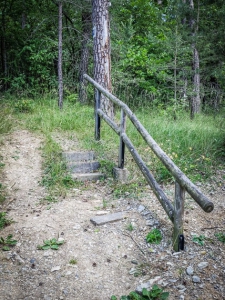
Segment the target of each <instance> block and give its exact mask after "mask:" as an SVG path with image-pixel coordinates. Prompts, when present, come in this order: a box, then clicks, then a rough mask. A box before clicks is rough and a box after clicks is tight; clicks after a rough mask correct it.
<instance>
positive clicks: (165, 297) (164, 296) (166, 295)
mask: <svg viewBox="0 0 225 300" xmlns="http://www.w3.org/2000/svg"><path fill="white" fill-rule="evenodd" d="M168 297H169V292H163V293H162V294H161V295H160V299H161V300H166V299H167V298H168Z"/></svg>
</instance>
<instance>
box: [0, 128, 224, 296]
mask: <svg viewBox="0 0 225 300" xmlns="http://www.w3.org/2000/svg"><path fill="white" fill-rule="evenodd" d="M53 138H54V139H55V140H56V142H58V143H59V144H60V145H61V147H62V148H63V150H65V151H66V150H76V149H77V148H78V146H79V143H78V141H74V142H73V141H71V140H69V139H67V138H66V137H62V136H59V135H57V134H55V135H53ZM42 144H43V140H42V137H40V136H38V135H35V134H33V133H30V132H28V131H26V130H18V131H14V132H13V133H10V134H8V135H6V136H5V137H4V139H3V141H2V145H1V148H0V155H1V156H2V157H3V162H4V164H5V167H4V171H3V182H4V185H5V186H6V188H7V199H6V200H5V202H4V203H3V204H2V205H1V211H7V212H8V214H7V215H8V218H11V219H13V221H14V222H13V223H12V224H10V225H9V226H7V227H5V228H4V229H3V230H1V232H0V236H2V237H4V238H5V237H6V236H7V235H9V234H13V238H15V239H16V240H17V241H18V242H17V244H16V245H15V246H14V247H12V248H11V249H10V251H2V250H1V249H0V290H1V293H0V299H1V300H19V299H26V300H31V299H35V300H38V299H45V300H56V299H58V300H59V299H68V300H78V299H79V300H86V299H90V300H106V299H110V297H111V296H112V295H116V296H117V297H118V298H119V297H120V296H122V295H128V293H129V292H130V291H132V290H135V289H136V288H137V287H138V286H140V285H141V284H143V283H145V284H146V285H147V286H152V285H153V284H154V283H155V284H157V285H158V286H160V287H163V288H164V290H165V291H168V292H169V293H170V296H169V299H190V300H192V299H202V300H204V299H207V300H210V299H218V300H221V299H225V284H224V282H225V244H224V243H222V242H220V241H218V240H217V238H216V237H215V233H220V232H224V228H225V183H224V176H225V170H220V171H218V172H217V174H215V176H213V177H212V178H210V180H209V181H208V182H206V183H204V184H203V183H201V184H200V183H199V186H200V188H201V190H202V191H204V193H205V194H206V195H207V196H208V197H209V198H210V199H211V200H212V202H213V203H214V205H215V208H214V211H213V212H212V213H210V214H207V213H205V212H203V211H202V210H201V208H200V207H199V206H198V205H197V204H196V203H195V202H194V201H193V200H192V199H191V198H189V197H188V195H187V197H186V202H185V220H184V224H185V227H184V235H185V251H181V252H179V253H174V252H173V250H172V242H171V241H172V238H171V236H172V224H171V223H170V221H169V220H168V218H167V216H166V214H165V213H164V211H163V209H162V208H161V206H160V204H159V203H158V201H157V199H156V197H155V196H154V194H153V193H152V191H151V190H150V188H149V187H148V186H144V187H143V189H142V192H141V193H139V194H138V195H134V194H133V193H129V191H128V192H127V193H126V194H125V195H124V196H123V197H115V193H113V190H112V187H111V185H108V184H107V181H99V182H96V183H91V182H90V183H86V184H84V185H83V186H81V187H79V188H72V189H70V190H68V192H67V195H66V196H65V197H64V198H63V199H59V200H58V201H57V202H55V203H50V204H48V203H47V202H46V201H43V199H44V198H46V196H48V192H47V190H46V189H45V188H44V187H43V186H41V184H40V182H41V179H42V174H43V169H42V151H41V147H42ZM79 150H80V149H79ZM173 189H174V187H173V186H172V185H169V186H164V190H165V191H166V193H167V194H168V195H169V197H170V198H171V199H172V198H173ZM119 211H123V212H125V213H126V218H125V219H123V220H121V221H117V222H114V223H107V224H104V225H101V226H94V225H93V224H92V223H91V222H90V219H91V218H92V217H94V216H96V215H101V214H105V213H106V214H107V213H113V212H119ZM152 226H156V227H157V228H159V229H160V231H161V232H162V235H163V239H162V242H161V243H160V244H158V245H155V244H151V245H149V244H147V243H146V240H145V237H146V235H147V233H148V232H149V231H150V230H151V228H152ZM193 235H196V236H198V239H197V240H198V241H200V240H201V238H200V236H202V239H204V245H202V246H201V245H199V244H198V243H194V242H193ZM52 238H56V239H58V238H60V240H64V243H63V244H62V245H60V246H59V250H38V249H37V246H38V245H43V240H47V239H48V240H49V239H52Z"/></svg>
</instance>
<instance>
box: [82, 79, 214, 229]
mask: <svg viewBox="0 0 225 300" xmlns="http://www.w3.org/2000/svg"><path fill="white" fill-rule="evenodd" d="M84 78H85V79H86V80H87V81H89V82H90V83H91V84H92V85H93V86H94V87H95V88H96V89H97V91H98V92H97V93H96V94H97V98H98V99H97V100H96V102H97V105H96V114H97V115H98V116H100V117H102V118H103V119H104V120H105V121H106V123H108V125H109V126H110V127H111V128H112V129H113V130H114V131H115V132H116V133H117V134H118V135H120V139H121V141H120V148H121V149H123V145H122V144H121V143H124V144H126V146H127V148H128V149H129V151H130V152H131V154H132V156H133V157H134V160H135V161H136V163H137V165H138V166H139V168H140V170H141V171H142V173H143V175H144V176H145V178H146V179H147V181H148V183H149V184H150V186H151V187H152V189H153V191H154V193H155V194H156V196H157V198H158V199H159V201H160V203H161V204H162V206H163V207H164V210H165V211H166V213H167V215H168V216H169V218H170V219H171V221H172V222H173V223H174V224H175V223H177V217H176V220H174V208H173V206H172V204H171V203H170V201H169V200H168V199H167V197H166V195H165V194H164V192H163V191H162V190H161V188H160V187H159V185H158V184H157V182H156V181H155V179H154V177H153V176H152V174H151V173H150V171H149V170H148V168H147V167H146V165H145V164H144V162H143V160H142V159H141V157H140V156H139V154H138V153H137V151H136V149H135V148H134V146H133V145H132V143H131V141H130V140H129V138H128V137H127V135H126V133H125V131H124V124H122V122H125V121H124V118H125V115H126V116H127V117H128V118H129V119H130V120H131V122H132V123H133V125H134V127H135V128H136V129H137V131H138V132H139V133H140V135H141V136H142V137H143V139H144V140H145V141H146V143H147V144H148V145H149V147H150V148H151V150H152V151H153V152H154V153H155V155H156V156H157V157H158V158H159V159H160V160H161V162H162V163H163V164H164V166H165V167H166V168H167V169H168V170H169V171H170V172H171V174H172V175H173V177H174V178H175V180H176V183H177V184H179V187H178V185H177V184H176V190H177V191H181V192H177V195H180V196H179V197H178V196H175V204H174V205H175V206H176V199H177V204H179V205H177V206H179V209H180V211H183V208H182V207H183V204H181V202H182V201H184V196H183V191H185V190H186V191H187V192H188V193H189V194H190V195H191V197H192V198H193V199H194V200H195V201H196V202H197V203H198V205H199V206H200V207H201V208H202V209H203V210H204V211H205V212H207V213H209V212H211V211H212V210H213V208H214V205H213V203H212V202H211V201H210V200H209V199H208V198H207V197H206V196H205V195H204V194H203V193H202V192H201V191H200V190H199V189H198V188H197V186H196V185H195V184H194V183H193V182H192V181H191V180H190V179H189V178H188V177H187V176H186V175H185V174H184V173H183V172H182V171H181V170H180V169H179V168H178V167H177V166H176V165H175V164H174V162H173V161H172V160H171V159H170V158H169V157H168V156H167V155H166V153H165V152H164V151H163V150H162V149H161V148H160V146H159V145H158V144H157V143H156V141H155V140H154V139H153V138H152V137H151V135H150V134H149V133H148V131H147V130H146V129H145V128H144V126H143V125H142V124H141V122H140V121H139V120H138V118H137V117H136V116H135V114H134V113H133V112H132V111H131V109H130V108H129V107H128V106H127V105H126V104H125V103H124V102H122V101H121V100H119V99H118V98H117V97H115V96H114V95H112V94H111V93H110V92H108V91H107V90H105V89H104V88H103V87H102V86H101V85H99V84H98V83H97V82H96V81H94V80H93V79H92V78H91V77H90V76H88V75H87V74H85V75H84ZM100 93H102V94H103V95H104V96H106V97H107V98H108V99H110V100H111V101H112V102H113V103H115V104H116V105H118V106H119V107H120V108H121V124H120V127H118V126H117V124H116V123H115V122H114V121H113V120H111V119H110V118H109V117H108V116H107V115H106V114H105V113H104V112H103V111H102V110H101V108H100ZM96 122H98V121H96ZM99 124H100V121H99ZM99 126H100V125H99ZM99 126H98V129H99V128H100V127H99ZM99 130H100V129H99ZM98 137H99V138H100V131H99V136H98ZM131 149H132V151H131ZM123 151H124V150H123ZM122 160H123V159H121V158H120V161H121V162H122ZM121 162H120V163H119V167H123V165H121V166H120V164H121ZM179 199H182V201H179ZM180 206H182V207H180ZM178 219H180V221H179V222H178V223H179V225H177V226H178V227H181V222H182V220H181V219H182V218H181V217H180V216H179V218H178ZM175 221H176V222H175ZM175 231H178V230H175ZM181 231H182V229H181V228H180V232H181Z"/></svg>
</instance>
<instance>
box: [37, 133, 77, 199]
mask: <svg viewBox="0 0 225 300" xmlns="http://www.w3.org/2000/svg"><path fill="white" fill-rule="evenodd" d="M42 150H43V156H44V163H43V168H44V175H43V177H42V181H41V184H42V185H43V186H45V187H46V188H47V189H48V191H49V195H48V196H46V197H45V198H44V199H43V201H44V200H45V201H46V202H48V203H50V202H56V201H57V196H65V194H66V189H67V188H70V187H73V186H77V183H76V182H74V181H73V180H72V178H71V176H70V174H68V172H67V169H66V163H65V161H64V160H63V158H62V149H61V148H60V146H59V145H58V144H57V143H56V142H54V141H53V139H52V138H51V137H50V136H49V135H47V137H46V140H45V143H44V146H43V149H42Z"/></svg>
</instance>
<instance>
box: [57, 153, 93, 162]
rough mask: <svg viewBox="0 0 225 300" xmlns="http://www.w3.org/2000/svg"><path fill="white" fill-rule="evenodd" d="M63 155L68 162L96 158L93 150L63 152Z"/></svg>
mask: <svg viewBox="0 0 225 300" xmlns="http://www.w3.org/2000/svg"><path fill="white" fill-rule="evenodd" d="M62 157H63V158H65V159H66V161H68V162H71V161H72V162H79V161H91V160H94V159H95V153H94V152H93V151H87V152H74V151H68V152H62Z"/></svg>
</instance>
